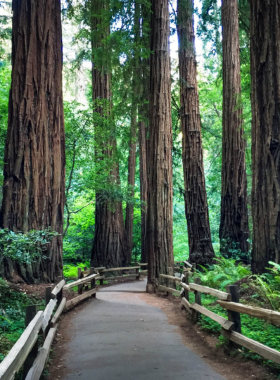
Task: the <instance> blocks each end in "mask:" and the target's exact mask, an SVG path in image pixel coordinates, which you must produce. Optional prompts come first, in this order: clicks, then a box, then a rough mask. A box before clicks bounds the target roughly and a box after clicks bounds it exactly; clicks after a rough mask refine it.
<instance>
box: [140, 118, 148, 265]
mask: <svg viewBox="0 0 280 380" xmlns="http://www.w3.org/2000/svg"><path fill="white" fill-rule="evenodd" d="M138 138H139V152H140V198H141V202H142V204H141V262H142V263H146V262H147V251H146V247H145V244H146V239H147V195H148V178H147V128H146V123H145V121H143V120H140V121H139V123H138Z"/></svg>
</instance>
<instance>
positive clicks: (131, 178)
mask: <svg viewBox="0 0 280 380" xmlns="http://www.w3.org/2000/svg"><path fill="white" fill-rule="evenodd" d="M136 133H137V101H135V100H133V101H132V110H131V126H130V142H129V156H128V186H129V196H130V197H131V198H133V197H134V187H135V172H136V145H137V144H136ZM133 213H134V205H133V203H131V202H127V204H126V213H125V231H126V236H127V253H126V257H127V262H128V263H129V264H130V262H131V256H132V248H133Z"/></svg>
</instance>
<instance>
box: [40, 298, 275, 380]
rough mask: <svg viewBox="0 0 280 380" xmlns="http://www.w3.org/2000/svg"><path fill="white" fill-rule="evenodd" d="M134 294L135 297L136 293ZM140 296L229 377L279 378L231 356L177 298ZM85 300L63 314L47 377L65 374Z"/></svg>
mask: <svg viewBox="0 0 280 380" xmlns="http://www.w3.org/2000/svg"><path fill="white" fill-rule="evenodd" d="M131 296H132V297H133V294H131ZM138 296H139V297H140V298H141V299H142V300H143V301H145V302H146V303H147V304H149V305H152V306H155V307H158V308H159V309H161V310H162V311H163V312H164V313H165V314H166V315H167V317H168V321H169V323H170V324H172V325H174V326H177V331H178V333H179V334H180V336H181V338H182V342H183V343H184V344H185V345H186V346H187V347H189V348H190V349H191V350H192V351H193V352H195V353H196V354H197V355H199V356H200V357H201V358H203V360H204V361H205V362H207V363H208V364H209V365H210V366H211V367H212V368H213V369H214V370H215V371H216V372H218V373H220V374H221V375H222V376H224V377H225V378H226V379H227V380H244V379H254V380H276V379H277V378H278V377H277V376H276V374H273V373H272V372H271V371H270V370H269V369H267V368H265V367H264V366H262V365H260V364H258V363H257V362H255V361H252V360H249V359H246V358H244V357H243V356H242V355H240V354H238V351H236V354H235V356H229V355H228V354H227V353H226V350H225V349H224V348H221V347H217V343H218V339H217V337H216V336H215V335H213V334H210V333H208V332H205V331H202V330H200V329H199V326H198V325H196V324H194V323H193V321H191V320H190V318H189V316H188V314H187V313H186V312H185V311H184V310H182V309H181V302H180V300H179V299H178V298H175V297H174V298H167V297H164V296H159V295H155V294H145V293H142V294H138ZM86 302H92V300H88V301H85V303H83V304H81V305H79V306H77V307H76V308H74V309H72V310H71V311H70V312H68V313H67V314H64V316H63V317H62V319H61V322H60V326H59V329H58V333H57V336H56V339H55V344H54V348H53V350H52V354H51V358H50V363H49V366H48V375H47V376H46V377H45V379H48V380H59V379H60V378H62V376H63V369H64V368H63V365H62V364H61V357H62V356H63V351H62V345H63V344H64V343H65V342H67V340H69V331H70V330H71V329H70V326H71V317H72V314H73V313H74V314H75V313H79V312H81V311H82V310H83V308H84V306H85V304H86ZM182 360H183V358H182Z"/></svg>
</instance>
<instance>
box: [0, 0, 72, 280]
mask: <svg viewBox="0 0 280 380" xmlns="http://www.w3.org/2000/svg"><path fill="white" fill-rule="evenodd" d="M61 42H62V29H61V17H60V1H59V0H45V1H40V2H39V1H35V0H13V37H12V85H11V91H10V101H9V121H8V133H7V140H6V148H5V158H4V162H5V166H4V193H3V204H2V223H1V224H2V227H3V228H7V229H9V230H12V231H15V232H17V231H22V232H27V231H29V230H33V229H34V230H42V229H46V228H48V227H51V228H52V230H54V231H57V232H58V233H60V235H59V236H58V237H55V238H53V240H52V242H51V243H50V245H49V248H48V252H47V253H46V256H47V259H44V260H43V259H41V260H39V261H38V262H36V263H33V264H32V265H25V266H23V265H16V266H13V267H12V266H11V265H9V266H6V265H5V263H4V265H2V270H1V272H2V273H1V275H4V276H5V277H7V278H10V277H12V276H13V272H11V268H14V269H16V272H18V274H19V275H20V276H22V277H23V278H24V279H25V280H26V281H28V282H33V281H35V280H38V279H39V280H49V281H54V280H55V279H56V277H57V276H58V275H61V272H62V233H63V209H64V198H65V196H64V188H65V147H64V144H65V141H64V119H63V102H62V44H61ZM5 269H7V271H6V270H5ZM3 272H4V273H3Z"/></svg>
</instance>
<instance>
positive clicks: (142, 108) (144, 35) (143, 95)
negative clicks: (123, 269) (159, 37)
mask: <svg viewBox="0 0 280 380" xmlns="http://www.w3.org/2000/svg"><path fill="white" fill-rule="evenodd" d="M141 19H142V23H141V42H140V43H141V45H142V46H144V47H145V48H146V50H147V51H148V50H149V48H150V29H151V20H150V19H151V9H150V4H149V3H144V4H142V5H141ZM139 68H140V70H139V71H140V76H141V85H140V105H139V122H138V140H139V153H140V160H139V166H140V199H141V262H142V263H146V262H147V250H146V246H145V245H146V241H147V198H148V176H147V131H148V128H147V126H148V122H149V98H150V88H149V78H150V61H149V58H146V57H145V58H143V57H142V58H141V59H140V63H139Z"/></svg>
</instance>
